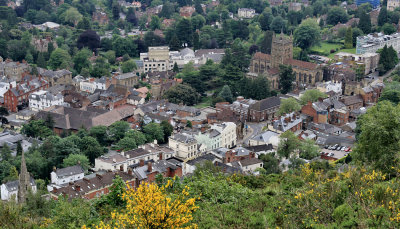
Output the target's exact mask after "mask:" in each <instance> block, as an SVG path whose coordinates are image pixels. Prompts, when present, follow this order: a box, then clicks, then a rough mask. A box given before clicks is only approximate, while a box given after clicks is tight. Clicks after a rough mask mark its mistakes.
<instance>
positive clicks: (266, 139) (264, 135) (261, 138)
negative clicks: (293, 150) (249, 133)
mask: <svg viewBox="0 0 400 229" xmlns="http://www.w3.org/2000/svg"><path fill="white" fill-rule="evenodd" d="M277 135H278V133H276V132H274V131H270V130H268V131H265V132H263V133H261V134H259V135H256V136H254V137H253V138H252V140H256V141H263V142H269V139H270V138H271V137H273V136H277Z"/></svg>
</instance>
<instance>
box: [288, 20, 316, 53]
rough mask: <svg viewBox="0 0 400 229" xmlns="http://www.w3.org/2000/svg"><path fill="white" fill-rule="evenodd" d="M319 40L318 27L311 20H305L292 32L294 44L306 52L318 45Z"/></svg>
mask: <svg viewBox="0 0 400 229" xmlns="http://www.w3.org/2000/svg"><path fill="white" fill-rule="evenodd" d="M320 40H321V32H320V27H319V26H318V24H317V22H316V21H315V20H313V19H306V20H304V21H303V22H301V24H300V26H299V27H297V28H296V30H295V31H294V42H295V44H296V45H297V46H299V47H300V48H301V49H303V50H306V49H309V48H311V47H312V46H314V45H316V44H319V42H320Z"/></svg>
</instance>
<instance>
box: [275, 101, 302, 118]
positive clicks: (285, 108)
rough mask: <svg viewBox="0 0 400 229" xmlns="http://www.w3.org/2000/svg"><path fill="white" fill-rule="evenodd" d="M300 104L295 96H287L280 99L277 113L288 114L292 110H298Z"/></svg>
mask: <svg viewBox="0 0 400 229" xmlns="http://www.w3.org/2000/svg"><path fill="white" fill-rule="evenodd" d="M300 109H301V106H300V104H299V102H297V100H296V99H295V98H287V99H283V100H281V106H280V107H279V112H278V115H283V114H288V113H291V112H293V111H299V110H300Z"/></svg>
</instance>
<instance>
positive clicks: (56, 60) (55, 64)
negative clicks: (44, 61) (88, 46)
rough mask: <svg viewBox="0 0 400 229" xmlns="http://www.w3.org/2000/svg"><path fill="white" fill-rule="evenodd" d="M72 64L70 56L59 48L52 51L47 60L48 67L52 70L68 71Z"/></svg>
mask: <svg viewBox="0 0 400 229" xmlns="http://www.w3.org/2000/svg"><path fill="white" fill-rule="evenodd" d="M71 64H72V61H71V56H70V55H69V53H68V52H67V51H66V50H64V49H61V48H57V49H56V50H54V51H53V52H52V53H51V55H50V59H49V67H50V68H51V69H53V70H57V69H65V68H66V69H68V68H70V66H71Z"/></svg>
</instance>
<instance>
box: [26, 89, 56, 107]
mask: <svg viewBox="0 0 400 229" xmlns="http://www.w3.org/2000/svg"><path fill="white" fill-rule="evenodd" d="M63 104H64V96H63V95H62V94H61V92H58V93H57V94H52V93H50V92H48V91H43V90H40V91H36V92H33V93H32V94H30V95H29V109H31V110H33V111H40V110H43V109H45V108H47V107H51V106H55V105H60V106H61V105H63Z"/></svg>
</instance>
